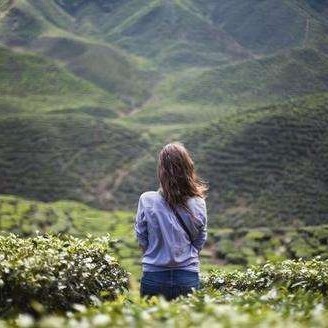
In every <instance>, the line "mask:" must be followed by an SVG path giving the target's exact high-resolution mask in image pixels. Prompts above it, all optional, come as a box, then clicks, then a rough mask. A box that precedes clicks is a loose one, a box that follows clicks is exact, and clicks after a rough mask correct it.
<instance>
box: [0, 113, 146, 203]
mask: <svg viewBox="0 0 328 328" xmlns="http://www.w3.org/2000/svg"><path fill="white" fill-rule="evenodd" d="M0 126H1V128H0V140H1V141H0V145H1V146H0V154H1V155H0V158H1V160H0V167H1V174H2V178H1V193H5V194H14V195H21V196H24V197H26V198H30V199H40V200H44V201H50V200H58V199H71V200H82V201H84V202H86V203H90V204H93V205H96V206H102V207H104V208H109V207H113V205H115V204H116V203H117V201H118V200H117V199H116V198H115V197H114V195H113V194H112V192H115V188H116V184H117V183H118V182H119V181H120V175H121V174H124V171H123V168H124V167H125V166H128V165H130V164H131V163H133V162H134V161H135V160H136V159H137V158H138V157H139V156H142V155H143V153H144V151H145V149H146V148H147V144H148V141H146V140H145V139H144V138H142V136H141V135H140V134H139V133H138V132H134V131H132V130H129V129H127V128H122V127H121V126H119V125H116V124H113V123H110V122H108V123H105V122H104V121H103V120H101V119H96V118H92V117H90V116H87V115H76V114H64V115H62V114H52V115H50V114H47V115H40V114H39V115H28V116H26V115H20V116H18V115H16V116H14V117H13V116H11V117H10V116H9V117H7V118H2V119H1V120H0Z"/></svg>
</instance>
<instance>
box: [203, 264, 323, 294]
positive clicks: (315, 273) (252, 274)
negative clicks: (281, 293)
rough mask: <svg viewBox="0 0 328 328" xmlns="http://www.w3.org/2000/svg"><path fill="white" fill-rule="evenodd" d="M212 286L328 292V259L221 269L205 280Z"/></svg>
mask: <svg viewBox="0 0 328 328" xmlns="http://www.w3.org/2000/svg"><path fill="white" fill-rule="evenodd" d="M204 283H205V285H206V286H208V287H213V288H224V289H238V290H254V289H255V290H263V289H266V288H272V287H273V286H274V285H276V286H284V287H286V288H287V289H289V290H294V289H299V288H302V289H305V290H311V291H319V292H321V293H323V294H325V295H326V294H327V292H328V260H324V261H322V260H320V259H319V258H316V259H313V260H309V261H303V260H298V261H293V260H286V261H283V262H280V263H276V264H272V263H270V262H268V263H266V264H264V265H263V266H251V267H249V268H248V269H247V270H245V271H238V270H235V271H231V272H219V271H218V270H212V271H211V272H210V274H209V276H208V277H207V278H206V279H205V281H204Z"/></svg>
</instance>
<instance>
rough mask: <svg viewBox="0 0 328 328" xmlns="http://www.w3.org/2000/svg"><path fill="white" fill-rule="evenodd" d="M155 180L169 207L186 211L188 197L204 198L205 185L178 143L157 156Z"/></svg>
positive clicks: (185, 151) (188, 156)
mask: <svg viewBox="0 0 328 328" xmlns="http://www.w3.org/2000/svg"><path fill="white" fill-rule="evenodd" d="M157 178H158V180H159V184H160V191H161V192H162V194H163V197H164V199H165V200H166V201H167V203H168V204H169V206H170V207H171V208H172V209H174V208H176V207H177V206H182V207H183V208H185V209H186V210H187V211H189V208H188V206H187V200H188V198H189V197H194V196H199V197H202V198H205V197H206V191H207V190H208V186H207V184H206V183H205V182H204V181H203V180H202V179H200V178H199V177H198V175H197V173H196V171H195V166H194V162H193V160H192V158H191V155H190V153H189V152H188V150H187V149H186V148H185V147H184V145H183V144H182V143H180V142H174V143H169V144H167V145H166V146H164V147H163V148H162V150H161V151H160V153H159V156H158V166H157Z"/></svg>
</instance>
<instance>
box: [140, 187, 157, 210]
mask: <svg viewBox="0 0 328 328" xmlns="http://www.w3.org/2000/svg"><path fill="white" fill-rule="evenodd" d="M160 200H161V195H160V194H159V192H158V191H153V190H151V191H145V192H143V193H142V194H141V195H140V200H139V201H141V202H142V203H143V204H144V205H148V206H151V205H153V204H154V202H157V201H160Z"/></svg>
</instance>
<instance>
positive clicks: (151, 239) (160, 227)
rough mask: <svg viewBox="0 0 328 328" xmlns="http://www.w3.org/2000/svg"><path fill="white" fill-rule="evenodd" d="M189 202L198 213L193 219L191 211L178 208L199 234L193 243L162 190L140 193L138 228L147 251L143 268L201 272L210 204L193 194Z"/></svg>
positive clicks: (138, 234)
mask: <svg viewBox="0 0 328 328" xmlns="http://www.w3.org/2000/svg"><path fill="white" fill-rule="evenodd" d="M187 205H188V207H189V209H190V210H191V211H192V212H193V214H194V216H195V218H194V219H192V220H193V222H191V218H190V214H189V213H188V212H187V211H185V210H183V209H182V208H179V209H178V211H179V214H180V215H181V217H182V219H183V220H184V222H185V224H186V225H187V227H188V228H189V231H191V232H192V235H194V236H195V238H193V241H192V242H191V241H190V239H189V237H188V234H187V233H186V232H185V231H184V229H183V228H182V227H181V225H180V224H179V222H178V219H177V218H176V216H175V215H174V213H173V212H172V210H171V209H170V208H169V206H168V204H167V203H166V201H165V200H164V198H163V197H162V196H161V194H160V193H159V192H158V191H147V192H145V193H143V194H142V195H141V196H140V198H139V203H138V211H137V215H136V217H135V226H134V228H135V233H136V237H137V240H138V242H139V245H140V246H141V247H142V248H143V249H144V250H145V251H144V254H143V258H142V267H143V271H163V270H168V269H183V270H189V271H196V272H198V271H199V252H200V250H201V249H202V247H203V246H204V243H205V240H206V238H207V211H206V203H205V200H204V199H203V198H200V197H192V198H189V199H188V202H187Z"/></svg>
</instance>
